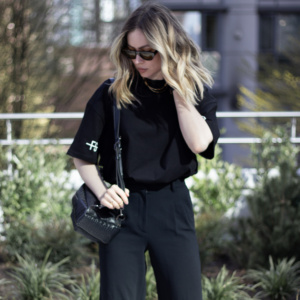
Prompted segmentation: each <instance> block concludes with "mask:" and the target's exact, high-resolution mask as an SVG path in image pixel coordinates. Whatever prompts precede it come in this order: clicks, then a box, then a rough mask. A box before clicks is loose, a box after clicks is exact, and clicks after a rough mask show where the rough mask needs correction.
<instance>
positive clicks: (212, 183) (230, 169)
mask: <svg viewBox="0 0 300 300" xmlns="http://www.w3.org/2000/svg"><path fill="white" fill-rule="evenodd" d="M221 154H222V150H221V148H220V147H218V146H217V147H216V149H215V158H214V159H213V160H207V159H202V158H201V157H200V156H198V161H199V171H198V173H197V174H196V175H194V176H193V177H192V182H191V184H190V190H191V192H192V194H193V197H194V199H195V200H197V201H195V202H194V206H195V208H196V210H198V211H199V210H200V212H211V211H213V212H225V211H226V210H227V209H229V208H230V207H233V206H234V204H235V203H236V201H237V199H238V198H239V197H240V195H241V191H242V189H243V187H244V185H245V181H244V180H243V176H242V170H241V168H240V167H238V166H236V165H233V164H229V163H228V162H225V161H223V160H222V159H221ZM197 208H198V209H197Z"/></svg>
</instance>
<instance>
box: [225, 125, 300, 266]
mask: <svg viewBox="0 0 300 300" xmlns="http://www.w3.org/2000/svg"><path fill="white" fill-rule="evenodd" d="M274 138H277V139H278V138H280V140H281V143H274ZM298 153H299V147H296V146H294V145H292V144H291V143H290V141H289V136H288V134H287V133H286V132H285V131H284V129H276V130H275V132H274V133H273V134H272V133H270V132H267V133H266V134H265V136H264V138H263V143H262V144H261V145H256V146H255V147H254V149H253V160H254V161H256V169H257V184H256V187H255V188H254V189H253V191H252V193H251V194H250V195H249V196H248V197H247V203H248V208H249V212H250V217H248V218H241V219H237V220H235V221H234V223H233V225H232V226H231V229H230V236H231V238H232V240H231V242H230V243H229V245H228V252H229V253H230V254H231V257H232V258H233V259H234V261H236V262H237V263H239V264H240V265H241V266H244V267H252V268H253V267H255V266H258V265H263V266H266V265H267V263H268V257H269V256H272V257H273V258H275V259H280V258H285V257H289V258H290V257H293V256H294V257H296V258H297V259H300V251H299V249H300V239H299V238H298V237H299V236H300V177H299V176H298V175H297V167H298V166H297V155H298Z"/></svg>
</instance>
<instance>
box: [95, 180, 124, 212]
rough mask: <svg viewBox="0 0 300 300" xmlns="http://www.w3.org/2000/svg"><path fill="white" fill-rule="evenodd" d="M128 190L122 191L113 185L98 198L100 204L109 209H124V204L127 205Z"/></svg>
mask: <svg viewBox="0 0 300 300" xmlns="http://www.w3.org/2000/svg"><path fill="white" fill-rule="evenodd" d="M128 197H129V190H128V189H125V191H123V190H122V189H121V188H120V187H119V186H117V185H116V184H113V185H112V186H111V187H110V188H108V189H107V190H106V191H105V192H104V194H103V195H102V196H101V197H100V198H99V201H100V204H102V205H103V206H106V207H108V208H110V209H120V208H124V204H126V205H127V204H128V203H129V201H128Z"/></svg>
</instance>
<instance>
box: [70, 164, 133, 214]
mask: <svg viewBox="0 0 300 300" xmlns="http://www.w3.org/2000/svg"><path fill="white" fill-rule="evenodd" d="M74 164H75V167H76V169H77V170H78V172H79V174H80V176H81V178H82V180H83V181H84V182H85V184H86V185H87V186H88V187H89V188H90V189H91V191H92V192H93V193H94V194H95V195H96V197H97V198H98V199H99V201H100V203H101V204H102V205H104V206H106V207H108V208H110V209H114V208H116V209H120V208H122V207H124V203H125V204H128V197H129V191H128V190H127V189H126V190H125V192H124V191H123V190H122V189H121V188H119V187H118V186H117V185H116V184H114V185H112V186H111V187H110V188H107V187H106V186H105V184H104V183H103V181H102V179H101V178H100V175H99V173H98V171H97V168H96V166H95V165H94V164H91V163H88V162H86V161H84V160H81V159H78V158H74Z"/></svg>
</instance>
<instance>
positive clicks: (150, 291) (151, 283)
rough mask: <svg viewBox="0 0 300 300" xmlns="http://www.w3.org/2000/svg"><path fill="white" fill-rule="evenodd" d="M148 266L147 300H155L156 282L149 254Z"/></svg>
mask: <svg viewBox="0 0 300 300" xmlns="http://www.w3.org/2000/svg"><path fill="white" fill-rule="evenodd" d="M146 266H147V272H146V300H154V299H157V292H156V280H155V276H154V271H153V268H152V266H151V263H150V256H149V253H148V252H147V253H146Z"/></svg>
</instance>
